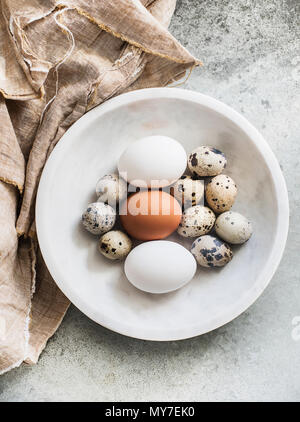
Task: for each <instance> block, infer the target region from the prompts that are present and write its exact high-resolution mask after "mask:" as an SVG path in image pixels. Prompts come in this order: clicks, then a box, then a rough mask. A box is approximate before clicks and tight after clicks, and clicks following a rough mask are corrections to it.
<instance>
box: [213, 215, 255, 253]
mask: <svg viewBox="0 0 300 422" xmlns="http://www.w3.org/2000/svg"><path fill="white" fill-rule="evenodd" d="M216 233H217V235H218V236H219V237H220V238H221V239H223V240H225V241H226V242H228V243H232V244H235V245H239V244H241V243H245V242H246V241H247V240H248V239H250V237H251V235H252V233H253V228H252V224H251V222H250V221H249V220H248V219H247V218H246V217H244V216H243V215H242V214H239V213H238V212H233V211H227V212H224V213H223V214H221V215H219V217H218V218H217V221H216Z"/></svg>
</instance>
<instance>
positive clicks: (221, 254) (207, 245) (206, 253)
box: [191, 235, 233, 267]
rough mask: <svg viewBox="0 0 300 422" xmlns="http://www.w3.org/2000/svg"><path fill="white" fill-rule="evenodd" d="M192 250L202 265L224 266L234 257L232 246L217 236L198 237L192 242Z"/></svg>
mask: <svg viewBox="0 0 300 422" xmlns="http://www.w3.org/2000/svg"><path fill="white" fill-rule="evenodd" d="M191 252H192V254H193V255H194V257H195V258H196V261H197V262H198V264H199V265H200V266H201V267H223V266H224V265H226V264H227V263H228V262H230V261H231V259H232V257H233V253H232V250H231V249H230V247H229V246H228V245H227V244H226V243H224V242H223V241H222V240H220V239H218V238H217V237H214V236H210V235H206V236H201V237H198V238H197V239H196V240H195V241H194V242H193V244H192V247H191Z"/></svg>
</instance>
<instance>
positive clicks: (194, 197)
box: [171, 175, 204, 208]
mask: <svg viewBox="0 0 300 422" xmlns="http://www.w3.org/2000/svg"><path fill="white" fill-rule="evenodd" d="M171 189H172V192H173V194H174V196H175V198H176V199H177V201H178V202H179V203H180V204H182V205H184V207H185V208H186V207H190V206H192V205H197V204H199V202H200V201H201V199H202V198H203V195H204V183H203V181H202V180H197V179H195V178H194V177H192V176H188V175H183V176H181V178H180V179H178V180H177V182H176V183H175V184H174V186H173V187H172V188H171Z"/></svg>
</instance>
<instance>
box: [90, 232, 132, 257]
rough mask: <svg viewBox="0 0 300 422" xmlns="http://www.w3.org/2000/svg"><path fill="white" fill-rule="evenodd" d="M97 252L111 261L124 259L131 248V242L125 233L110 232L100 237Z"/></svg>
mask: <svg viewBox="0 0 300 422" xmlns="http://www.w3.org/2000/svg"><path fill="white" fill-rule="evenodd" d="M98 248H99V251H100V252H101V254H102V255H104V256H105V257H106V258H108V259H111V260H120V259H124V258H125V257H126V256H127V255H128V254H129V252H130V251H131V248H132V242H131V240H130V238H129V237H128V236H127V234H126V233H123V232H121V231H120V230H111V231H109V232H107V233H105V234H104V235H103V236H101V237H100V240H99V244H98Z"/></svg>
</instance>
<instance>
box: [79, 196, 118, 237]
mask: <svg viewBox="0 0 300 422" xmlns="http://www.w3.org/2000/svg"><path fill="white" fill-rule="evenodd" d="M115 222H116V212H115V210H114V209H113V208H112V207H111V206H110V205H108V204H104V203H103V202H93V203H92V204H89V205H88V207H87V209H86V210H85V212H84V213H83V214H82V224H83V226H84V227H85V228H86V229H87V230H88V231H89V232H90V233H92V234H103V233H106V232H108V231H109V230H111V229H112V228H113V226H114V224H115Z"/></svg>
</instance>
